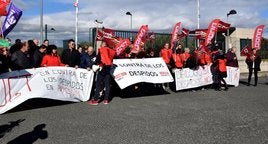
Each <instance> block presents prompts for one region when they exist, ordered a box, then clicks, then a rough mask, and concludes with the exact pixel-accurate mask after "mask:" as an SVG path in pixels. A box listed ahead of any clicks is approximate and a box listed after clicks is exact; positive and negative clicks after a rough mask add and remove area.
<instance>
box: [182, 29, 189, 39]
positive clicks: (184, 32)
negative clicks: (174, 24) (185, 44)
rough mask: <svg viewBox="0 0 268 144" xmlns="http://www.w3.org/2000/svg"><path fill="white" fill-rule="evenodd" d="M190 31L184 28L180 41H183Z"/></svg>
mask: <svg viewBox="0 0 268 144" xmlns="http://www.w3.org/2000/svg"><path fill="white" fill-rule="evenodd" d="M189 32H190V30H188V29H186V28H182V30H181V34H180V35H179V40H182V39H183V38H185V37H186V36H188V35H189Z"/></svg>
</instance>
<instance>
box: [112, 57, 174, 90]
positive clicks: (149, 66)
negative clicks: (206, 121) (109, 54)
mask: <svg viewBox="0 0 268 144" xmlns="http://www.w3.org/2000/svg"><path fill="white" fill-rule="evenodd" d="M113 63H114V64H115V65H116V67H115V69H114V70H113V71H112V75H113V77H114V79H115V81H116V83H117V84H118V85H119V87H120V88H121V89H124V88H126V87H128V86H130V85H133V84H136V83H139V82H148V83H167V82H172V81H173V77H172V75H171V74H170V72H169V70H168V68H167V65H166V64H165V62H164V60H163V59H162V58H144V59H114V60H113Z"/></svg>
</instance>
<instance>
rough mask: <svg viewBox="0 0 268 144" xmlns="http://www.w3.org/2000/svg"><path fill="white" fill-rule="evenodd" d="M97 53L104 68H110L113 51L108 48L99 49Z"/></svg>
mask: <svg viewBox="0 0 268 144" xmlns="http://www.w3.org/2000/svg"><path fill="white" fill-rule="evenodd" d="M99 51H100V56H101V62H102V64H104V65H106V66H111V65H112V64H113V59H114V56H115V51H114V50H113V49H111V48H109V47H101V48H100V49H99Z"/></svg>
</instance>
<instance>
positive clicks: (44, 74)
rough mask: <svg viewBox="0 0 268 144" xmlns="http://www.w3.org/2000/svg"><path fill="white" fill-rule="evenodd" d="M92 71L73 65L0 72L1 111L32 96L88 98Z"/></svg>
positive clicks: (60, 98)
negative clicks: (75, 67) (72, 66)
mask: <svg viewBox="0 0 268 144" xmlns="http://www.w3.org/2000/svg"><path fill="white" fill-rule="evenodd" d="M93 76H94V73H93V71H88V70H85V69H74V68H70V67H44V68H36V69H26V70H20V71H13V72H9V73H5V74H2V75H0V78H1V81H0V114H2V113H4V112H6V111H8V110H10V109H12V108H14V107H16V106H17V105H19V104H21V103H23V102H24V101H26V100H28V99H31V98H48V99H55V100H63V101H73V102H79V101H87V100H88V99H89V98H90V92H91V88H92V82H93Z"/></svg>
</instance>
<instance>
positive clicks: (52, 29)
mask: <svg viewBox="0 0 268 144" xmlns="http://www.w3.org/2000/svg"><path fill="white" fill-rule="evenodd" d="M50 30H51V31H56V30H55V29H54V28H51V29H50ZM47 33H48V32H47V24H45V40H46V39H47Z"/></svg>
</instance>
